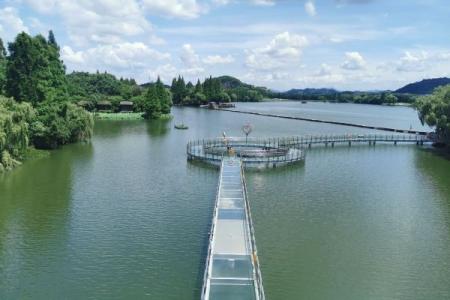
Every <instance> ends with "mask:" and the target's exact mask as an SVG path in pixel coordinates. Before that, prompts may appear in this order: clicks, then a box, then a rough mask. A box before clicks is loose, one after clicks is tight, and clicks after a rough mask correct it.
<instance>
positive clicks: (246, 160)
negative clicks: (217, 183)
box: [186, 138, 305, 168]
mask: <svg viewBox="0 0 450 300" xmlns="http://www.w3.org/2000/svg"><path fill="white" fill-rule="evenodd" d="M186 152H187V157H188V160H197V161H203V162H207V163H211V164H214V165H218V164H220V162H221V161H222V158H223V157H224V156H236V157H239V158H241V159H242V163H243V165H244V167H247V168H248V167H254V168H273V167H277V166H282V165H288V164H292V163H296V162H300V161H303V160H304V159H305V150H304V149H303V147H302V146H300V145H294V144H291V145H288V144H287V143H286V139H281V138H260V139H259V138H248V139H247V138H226V139H224V138H216V139H207V140H196V141H190V142H189V143H188V144H187V149H186Z"/></svg>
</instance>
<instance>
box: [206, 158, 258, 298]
mask: <svg viewBox="0 0 450 300" xmlns="http://www.w3.org/2000/svg"><path fill="white" fill-rule="evenodd" d="M202 299H203V300H210V299H211V300H215V299H218V300H222V299H230V300H231V299H233V300H234V299H242V300H243V299H249V300H250V299H251V300H253V299H256V300H264V299H265V297H264V290H263V285H262V278H261V273H260V269H259V263H258V255H257V251H256V244H255V237H254V230H253V225H252V218H251V214H250V207H249V203H248V199H247V191H246V187H245V179H244V174H243V168H242V162H241V160H240V159H239V158H235V157H224V158H223V160H222V163H221V169H220V178H219V187H218V192H217V199H216V205H215V208H214V216H213V222H212V227H211V233H210V239H209V247H208V256H207V259H206V266H205V274H204V279H203V289H202Z"/></svg>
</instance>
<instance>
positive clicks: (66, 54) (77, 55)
mask: <svg viewBox="0 0 450 300" xmlns="http://www.w3.org/2000/svg"><path fill="white" fill-rule="evenodd" d="M61 57H62V59H63V60H64V62H68V63H71V64H77V65H78V64H80V65H81V64H83V63H84V58H83V52H82V51H74V50H72V48H71V47H69V46H64V47H62V49H61Z"/></svg>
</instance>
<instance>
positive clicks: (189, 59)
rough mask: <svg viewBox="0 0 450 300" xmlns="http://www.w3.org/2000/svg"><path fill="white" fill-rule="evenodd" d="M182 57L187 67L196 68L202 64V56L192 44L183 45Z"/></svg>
mask: <svg viewBox="0 0 450 300" xmlns="http://www.w3.org/2000/svg"><path fill="white" fill-rule="evenodd" d="M180 59H181V61H182V62H183V64H184V65H185V66H186V67H187V68H194V67H197V66H198V65H199V64H200V58H199V56H198V54H197V53H195V51H194V48H192V46H191V45H190V44H184V45H183V47H181V54H180Z"/></svg>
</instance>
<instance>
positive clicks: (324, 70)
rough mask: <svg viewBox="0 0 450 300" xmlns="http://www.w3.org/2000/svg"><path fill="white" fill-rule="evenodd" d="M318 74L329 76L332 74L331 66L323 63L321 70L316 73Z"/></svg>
mask: <svg viewBox="0 0 450 300" xmlns="http://www.w3.org/2000/svg"><path fill="white" fill-rule="evenodd" d="M316 75H317V76H327V75H331V67H330V66H329V65H327V64H321V65H320V69H319V71H318V72H317V73H316Z"/></svg>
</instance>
